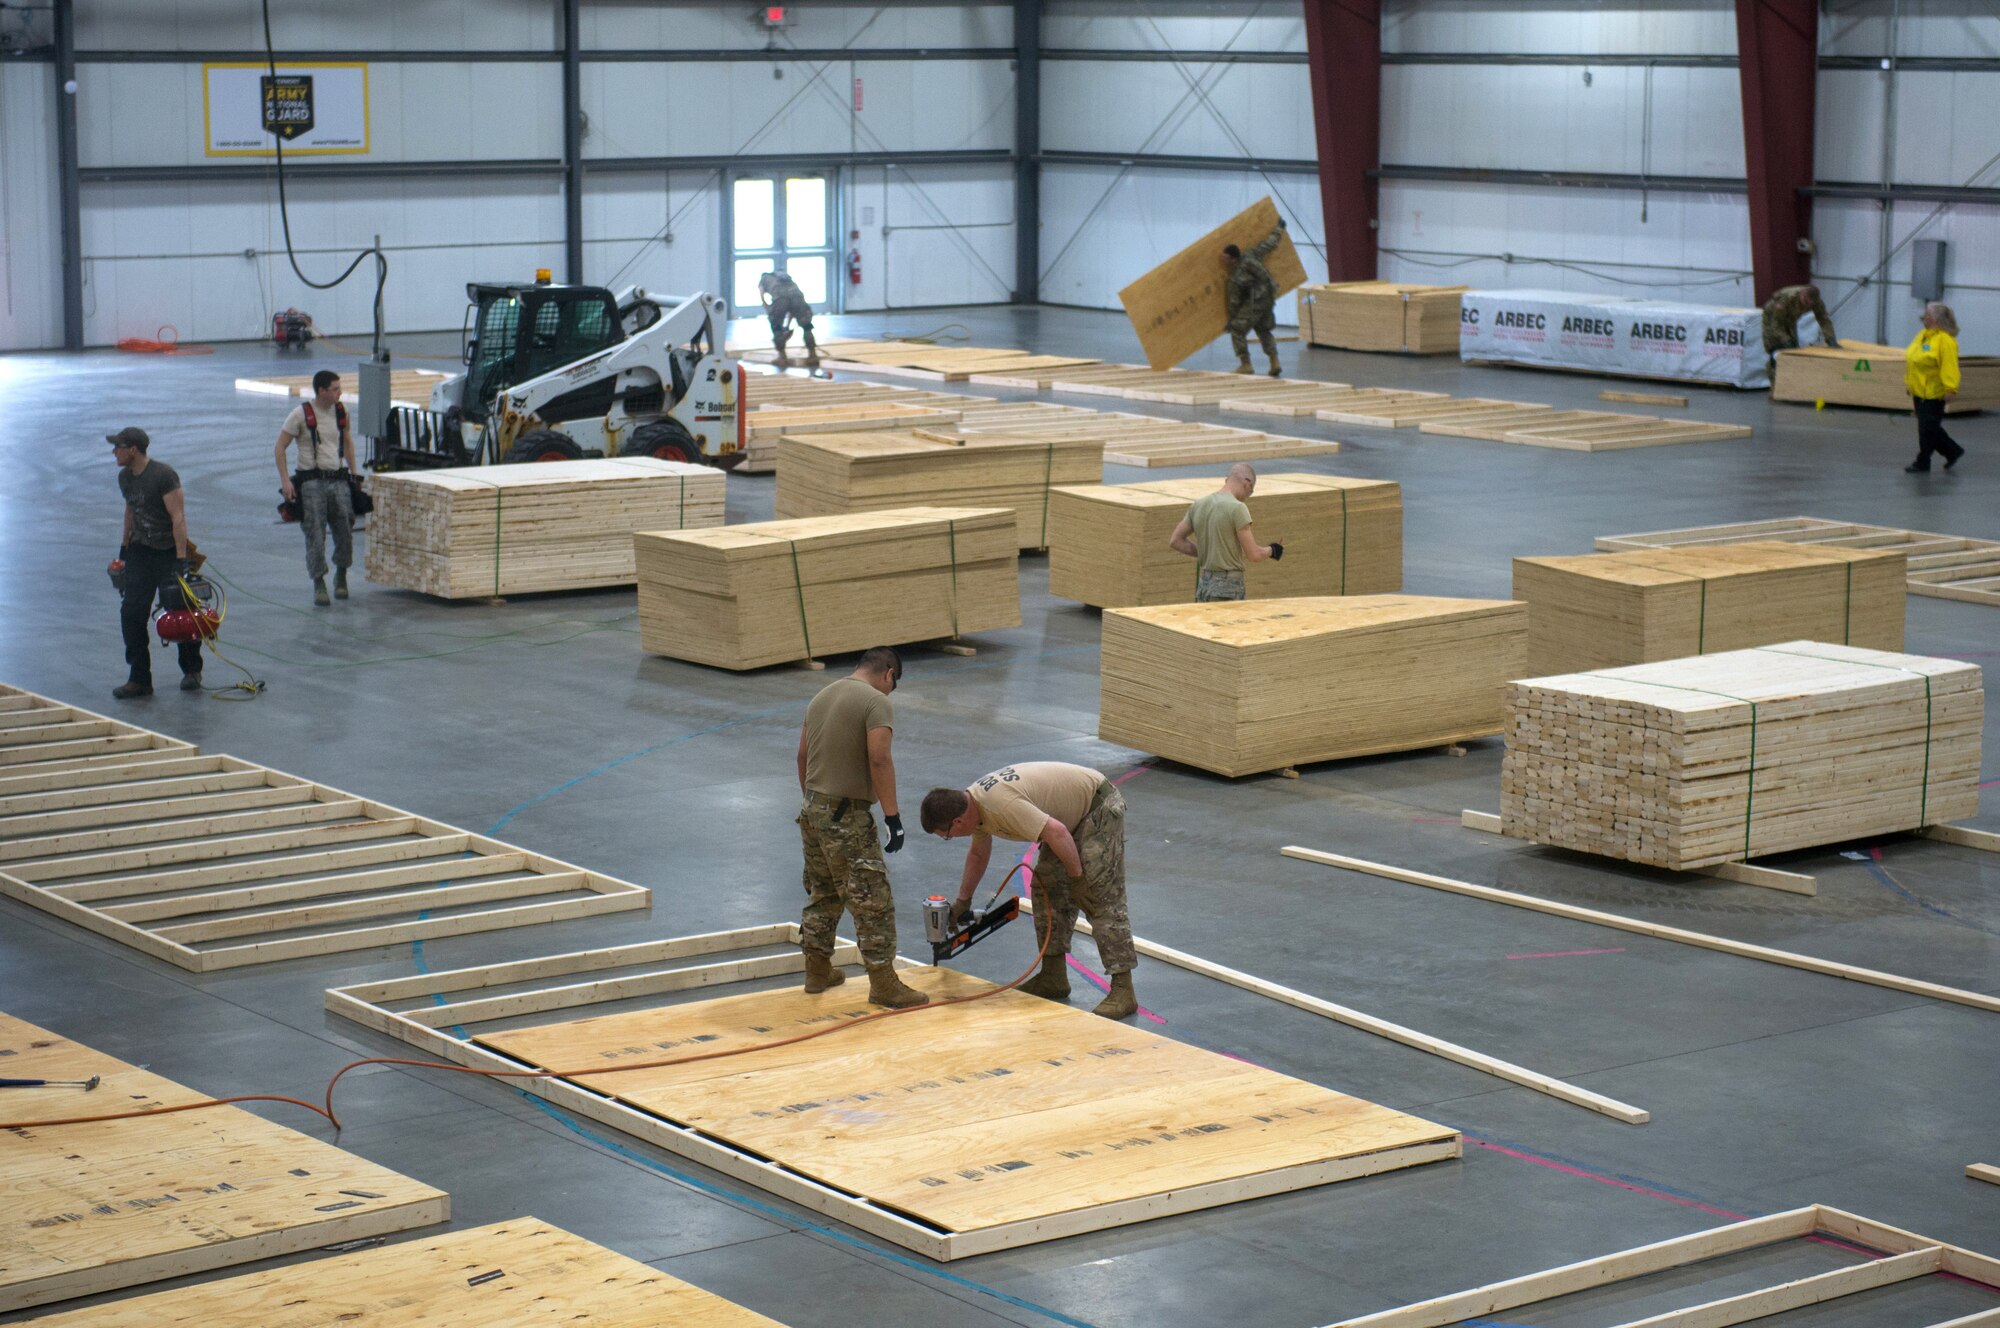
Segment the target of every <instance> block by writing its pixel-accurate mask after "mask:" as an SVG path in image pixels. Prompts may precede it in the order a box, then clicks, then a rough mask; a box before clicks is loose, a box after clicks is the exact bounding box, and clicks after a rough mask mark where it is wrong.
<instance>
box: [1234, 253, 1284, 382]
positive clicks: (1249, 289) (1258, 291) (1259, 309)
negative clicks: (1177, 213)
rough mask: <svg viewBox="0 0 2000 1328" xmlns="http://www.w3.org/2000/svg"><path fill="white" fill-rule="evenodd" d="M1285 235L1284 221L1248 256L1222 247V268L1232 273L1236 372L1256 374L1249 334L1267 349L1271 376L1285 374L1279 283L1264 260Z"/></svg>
mask: <svg viewBox="0 0 2000 1328" xmlns="http://www.w3.org/2000/svg"><path fill="white" fill-rule="evenodd" d="M1284 233H1285V223H1284V221H1283V220H1282V219H1280V220H1279V222H1278V228H1277V229H1276V230H1274V231H1272V232H1271V233H1270V234H1269V235H1267V236H1265V237H1264V238H1263V240H1262V241H1260V242H1259V243H1257V244H1255V245H1252V246H1251V248H1250V252H1249V253H1247V254H1246V253H1244V252H1243V251H1242V250H1241V249H1239V248H1237V247H1236V246H1235V245H1233V244H1226V245H1224V246H1223V247H1222V266H1223V269H1224V270H1225V271H1226V272H1228V274H1229V276H1228V279H1227V280H1228V284H1227V289H1226V292H1225V293H1226V294H1227V296H1228V299H1229V345H1230V347H1231V348H1232V349H1233V350H1235V352H1236V372H1237V373H1240V374H1247V373H1254V372H1255V370H1253V369H1252V368H1251V367H1250V342H1249V340H1248V337H1249V334H1250V333H1251V332H1252V331H1254V332H1256V334H1257V344H1258V345H1260V346H1262V347H1263V348H1264V356H1265V358H1266V359H1268V360H1270V361H1271V377H1273V378H1276V377H1278V376H1279V375H1280V373H1282V372H1283V371H1282V370H1281V369H1279V367H1278V338H1277V336H1276V332H1277V327H1278V323H1277V314H1276V312H1275V309H1274V306H1275V305H1276V304H1277V301H1278V283H1277V282H1276V281H1274V280H1273V279H1272V277H1271V273H1270V271H1269V269H1267V268H1266V267H1265V266H1264V259H1265V258H1266V257H1267V256H1268V255H1269V254H1270V252H1271V251H1272V250H1273V249H1276V248H1277V247H1278V241H1279V240H1280V239H1281V238H1283V236H1284Z"/></svg>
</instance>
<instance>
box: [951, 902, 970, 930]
mask: <svg viewBox="0 0 2000 1328" xmlns="http://www.w3.org/2000/svg"><path fill="white" fill-rule="evenodd" d="M971 921H972V901H971V900H970V899H961V900H959V901H957V902H956V903H954V904H953V905H952V906H951V925H952V928H953V930H956V931H963V930H964V929H965V924H966V923H968V922H971Z"/></svg>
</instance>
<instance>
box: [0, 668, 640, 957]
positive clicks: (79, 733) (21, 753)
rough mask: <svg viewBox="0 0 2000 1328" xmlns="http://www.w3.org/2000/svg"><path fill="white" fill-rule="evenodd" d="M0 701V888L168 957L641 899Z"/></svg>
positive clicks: (252, 774) (562, 913)
mask: <svg viewBox="0 0 2000 1328" xmlns="http://www.w3.org/2000/svg"><path fill="white" fill-rule="evenodd" d="M0 707H6V708H5V709H0V894H5V895H7V896H9V897H11V898H14V899H18V900H20V901H21V902H22V903H24V904H30V905H32V906H34V907H36V908H39V909H41V910H42V911H43V912H46V913H52V914H54V915H55V916H57V917H59V918H62V919H64V920H66V921H69V922H73V923H75V924H76V925H77V926H79V927H83V928H86V929H87V930H90V931H94V932H97V933H98V934H99V935H101V936H108V937H110V938H111V939H112V940H115V941H117V942H119V943H120V944H123V945H129V946H131V947H132V948H133V949H135V950H139V951H141V952H143V953H145V954H149V955H152V956H153V957H154V958H156V959H164V960H166V961H167V962H168V963H171V964H176V965H178V966H180V967H181V968H186V969H191V970H193V971H195V972H209V971H211V970H215V969H222V968H235V967H239V966H241V965H245V964H269V963H275V962H277V961H278V960H282V959H295V958H299V957H301V956H305V955H321V954H330V953H333V952H336V951H341V950H362V949H367V948H369V947H372V946H377V945H390V944H395V943H400V942H406V941H414V940H423V939H429V938H432V937H438V936H459V935H465V934H467V933H470V932H479V931H495V930H499V929H502V928H508V927H525V926H529V925H532V924H534V923H540V922H555V921H559V920H561V919H564V918H574V917H585V916H590V915H594V914H598V913H610V912H618V911H621V910H624V909H634V908H645V907H647V906H648V904H649V902H650V892H649V891H647V890H646V889H644V888H643V887H641V886H637V885H632V884H630V883H628V882H625V881H620V880H616V879H614V878H612V877H608V876H600V875H598V874H597V873H596V872H587V871H584V870H582V869H580V868H577V867H572V866H570V865H569V864H568V863H565V862H558V861H556V860H555V859H553V858H545V857H542V856H541V855H539V854H535V853H528V852H524V851H523V850H521V849H518V848H515V847H514V846H513V845H511V844H504V843H501V842H500V841H498V840H493V839H487V838H485V837H484V836H481V835H474V834H469V833H467V832H466V831H463V830H459V829H456V828H455V827H452V826H449V825H444V824H441V823H439V822H436V821H431V820H427V819H425V818H423V817H420V816H413V815H411V814H410V813H408V812H404V811H398V810H397V809H396V808H394V807H388V806H384V805H383V804H381V803H378V802H370V801H367V800H366V799H363V798H359V797H356V796H355V795H353V794H351V793H343V792H341V791H340V790H338V789H334V788H328V787H327V786H326V785H324V784H315V783H313V782H311V781H310V780H306V779H301V778H299V777H297V776H295V775H287V774H283V773H281V772H279V771H276V770H272V769H269V768H267V767H265V766H261V765H255V764H253V763H251V762H249V761H239V760H237V759H236V758H235V757H231V756H204V755H202V754H201V753H200V752H199V751H198V749H196V748H194V747H191V746H188V745H186V744H173V743H172V740H171V739H165V738H162V737H160V735H158V734H154V733H149V732H147V731H146V730H144V729H139V728H135V727H134V726H132V725H129V724H122V723H119V722H118V721H116V720H111V719H107V718H105V717H104V716H102V715H95V714H92V713H90V712H89V711H85V710H79V709H77V708H75V707H73V706H66V705H64V704H62V703H61V702H59V701H52V700H50V699H48V698H47V697H42V696H36V695H34V694H32V693H29V692H22V691H18V690H16V689H14V688H0ZM93 744H94V745H95V746H93ZM131 744H138V745H137V746H133V745H131ZM87 748H88V749H89V750H86V749H87ZM131 758H143V759H131Z"/></svg>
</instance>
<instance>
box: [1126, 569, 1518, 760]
mask: <svg viewBox="0 0 2000 1328" xmlns="http://www.w3.org/2000/svg"><path fill="white" fill-rule="evenodd" d="M1527 643H1528V616H1527V607H1526V606H1525V605H1522V604H1516V603H1514V602H1512V601H1510V600H1479V599H1433V598H1428V597H1425V596H1421V595H1350V596H1346V597H1344V598H1307V599H1266V600H1256V601H1251V602H1238V603H1227V604H1176V605H1171V606H1166V607H1160V608H1135V609H1111V610H1107V611H1106V613H1105V615H1104V654H1103V693H1102V698H1101V702H1100V706H1099V718H1098V730H1097V731H1098V736H1099V737H1101V738H1104V739H1106V740H1107V741H1111V742H1118V743H1123V744H1125V745H1126V746H1130V747H1136V748H1138V749H1139V750H1141V751H1146V752H1152V753H1155V754H1156V755H1159V756H1164V757H1167V758H1168V759H1170V760H1175V761H1181V762H1184V763H1186V764H1188V765H1192V766H1197V767H1199V768H1201V769H1203V770H1212V771H1214V772H1216V773H1217V774H1222V775H1231V776H1235V775H1248V774H1255V773H1257V772H1259V771H1265V770H1280V769H1284V768H1287V767H1289V766H1294V765H1300V764H1303V763H1305V762H1308V761H1331V760H1337V759H1340V758H1342V757H1349V756H1365V755H1368V754H1369V753H1372V752H1400V751H1410V750H1414V749H1417V748H1422V747H1438V746H1443V745H1445V744H1448V743H1452V742H1457V741H1460V740H1462V739H1465V738H1475V737H1479V736H1482V735H1484V734H1490V733H1497V732H1499V730H1500V725H1501V718H1502V710H1501V700H1502V696H1503V693H1504V692H1505V690H1506V686H1507V680H1508V679H1510V678H1514V677H1518V676H1519V675H1520V672H1521V668H1522V666H1523V664H1524V663H1525V662H1526V659H1527Z"/></svg>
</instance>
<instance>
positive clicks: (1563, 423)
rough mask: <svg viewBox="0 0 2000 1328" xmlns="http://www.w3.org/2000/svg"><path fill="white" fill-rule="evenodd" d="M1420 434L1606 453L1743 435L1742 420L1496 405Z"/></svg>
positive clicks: (1746, 431)
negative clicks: (1713, 420)
mask: <svg viewBox="0 0 2000 1328" xmlns="http://www.w3.org/2000/svg"><path fill="white" fill-rule="evenodd" d="M1420 428H1421V430H1422V432H1424V433H1432V434H1445V435H1448V436H1450V437H1453V438H1483V439H1485V440H1487V441H1488V442H1495V443H1520V444H1523V445H1525V446H1528V447H1555V448H1561V449H1563V450H1564V451H1569V452H1610V451H1616V450H1618V449H1620V448H1626V447H1658V446H1660V445H1662V444H1665V443H1712V442H1717V441H1720V440H1722V439H1726V438H1748V437H1749V436H1750V435H1751V433H1752V432H1753V431H1752V429H1751V428H1750V426H1749V425H1747V424H1704V423H1702V422H1701V421H1699V420H1663V419H1661V418H1659V417H1658V416H1657V415H1616V414H1613V413H1611V412H1609V411H1602V410H1551V409H1549V408H1548V407H1547V406H1532V405H1522V404H1518V403H1500V404H1495V405H1494V406H1492V407H1491V408H1490V409H1488V410H1485V411H1476V412H1472V413H1469V414H1462V415H1451V416H1448V417H1446V418H1443V419H1433V420H1427V421H1425V422H1424V423H1423V424H1422V425H1421V426H1420Z"/></svg>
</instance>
